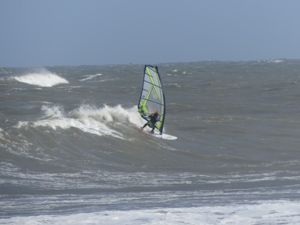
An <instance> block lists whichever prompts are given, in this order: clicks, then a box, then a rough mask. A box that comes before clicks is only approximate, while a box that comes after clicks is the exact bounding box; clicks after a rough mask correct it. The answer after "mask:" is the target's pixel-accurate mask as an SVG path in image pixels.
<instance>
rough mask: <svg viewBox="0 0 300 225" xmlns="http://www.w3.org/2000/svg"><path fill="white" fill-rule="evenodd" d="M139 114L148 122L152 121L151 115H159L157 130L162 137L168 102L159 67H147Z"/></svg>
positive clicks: (156, 124) (145, 68)
mask: <svg viewBox="0 0 300 225" xmlns="http://www.w3.org/2000/svg"><path fill="white" fill-rule="evenodd" d="M138 112H139V113H140V115H141V117H142V118H144V119H145V120H146V121H150V118H149V115H151V114H152V113H154V112H158V113H159V118H158V121H157V122H156V123H155V128H156V129H157V131H159V134H160V135H161V134H162V132H163V128H164V122H165V116H166V101H165V95H164V92H163V86H162V82H161V78H160V75H159V72H158V67H157V66H152V65H145V67H144V79H143V85H142V91H141V95H140V99H139V103H138Z"/></svg>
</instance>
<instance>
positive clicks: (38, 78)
mask: <svg viewBox="0 0 300 225" xmlns="http://www.w3.org/2000/svg"><path fill="white" fill-rule="evenodd" d="M13 79H14V80H16V81H19V82H21V83H26V84H30V85H35V86H40V87H52V86H55V85H58V84H68V83H69V82H68V81H67V80H66V79H65V78H62V77H60V76H58V75H57V74H55V73H52V72H50V71H48V70H45V69H43V70H41V71H39V72H34V73H28V74H25V75H21V76H15V77H13Z"/></svg>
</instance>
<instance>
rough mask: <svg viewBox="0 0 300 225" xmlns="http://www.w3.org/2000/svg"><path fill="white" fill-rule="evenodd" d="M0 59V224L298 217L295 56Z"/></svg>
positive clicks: (299, 112) (285, 220)
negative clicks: (151, 118)
mask: <svg viewBox="0 0 300 225" xmlns="http://www.w3.org/2000/svg"><path fill="white" fill-rule="evenodd" d="M143 68H144V65H135V64H129V65H99V66H48V67H43V68H4V67H2V68H0V156H1V158H0V224H5V225H8V224H14V225H24V224H25V225H26V224H35V225H37V224H57V225H59V224H66V225H69V224H70V225H79V224H80V225H81V224H88V225H93V224H95V225H96V224H97V225H98V224H103V225H112V224H113V225H115V224H122V225H124V224H128V225H140V224H145V225H150V224H151V225H154V224H170V225H179V224H300V174H299V171H300V104H299V103H300V60H261V61H241V62H214V61H207V62H193V63H170V64H160V65H158V68H159V71H160V74H161V78H162V82H163V85H164V91H165V98H166V120H165V127H164V133H165V134H167V135H170V136H174V137H177V139H176V140H168V139H164V138H157V137H153V136H151V135H147V134H145V133H144V132H141V130H140V129H139V128H140V127H141V126H142V125H143V124H144V123H145V121H143V119H141V117H140V116H139V114H138V112H137V103H138V100H139V95H140V92H141V86H142V79H143Z"/></svg>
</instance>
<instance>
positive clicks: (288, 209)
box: [0, 201, 300, 225]
mask: <svg viewBox="0 0 300 225" xmlns="http://www.w3.org/2000/svg"><path fill="white" fill-rule="evenodd" d="M299 211H300V204H299V202H289V201H270V202H261V203H258V204H243V205H226V206H205V207H194V208H161V209H151V210H129V211H104V212H94V213H78V214H70V215H55V216H53V215H41V216H28V217H13V218H8V219H2V220H0V222H1V223H2V224H14V225H21V224H22V225H23V224H36V225H39V224H53V225H56V224H57V225H58V224H65V225H69V224H70V225H71V224H72V225H77V224H81V225H85V224H89V225H96V224H97V225H117V224H131V225H140V224H144V225H154V224H166V225H177V224H178V225H179V224H191V225H197V224H207V225H210V224H211V225H212V224H249V225H252V224H253V225H254V224H299V223H300V214H299Z"/></svg>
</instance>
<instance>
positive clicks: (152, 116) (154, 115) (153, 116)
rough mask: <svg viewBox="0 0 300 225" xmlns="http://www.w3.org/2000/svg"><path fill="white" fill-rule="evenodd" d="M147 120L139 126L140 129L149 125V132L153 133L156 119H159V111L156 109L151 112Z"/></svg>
mask: <svg viewBox="0 0 300 225" xmlns="http://www.w3.org/2000/svg"><path fill="white" fill-rule="evenodd" d="M148 118H149V121H148V122H147V123H145V125H144V126H143V127H141V129H142V130H143V129H144V128H145V127H146V126H149V127H151V128H152V130H151V133H152V134H153V133H154V129H155V124H156V122H157V121H159V113H158V112H157V111H155V112H154V113H151V114H150V115H149V116H148Z"/></svg>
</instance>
